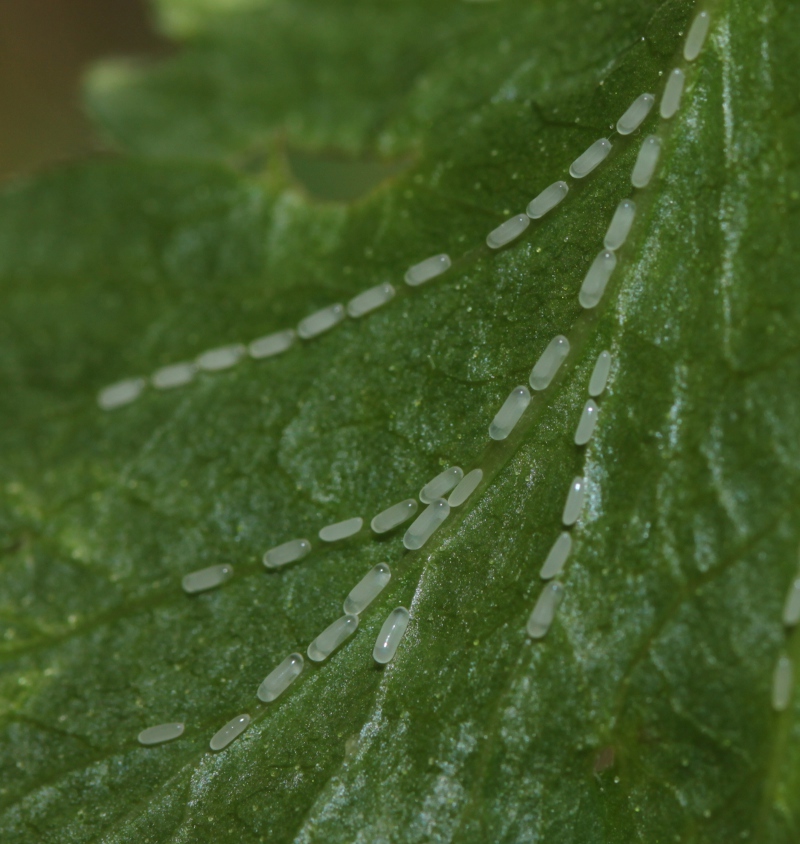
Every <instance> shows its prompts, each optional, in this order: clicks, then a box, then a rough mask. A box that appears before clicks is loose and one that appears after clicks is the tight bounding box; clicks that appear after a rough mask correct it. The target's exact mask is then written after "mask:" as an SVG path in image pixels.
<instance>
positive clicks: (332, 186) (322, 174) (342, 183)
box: [286, 148, 413, 202]
mask: <svg viewBox="0 0 800 844" xmlns="http://www.w3.org/2000/svg"><path fill="white" fill-rule="evenodd" d="M286 157H287V159H288V162H289V169H290V170H291V172H292V175H293V176H294V178H295V179H296V180H297V181H298V182H299V183H300V184H301V185H302V186H303V188H305V190H306V191H307V192H308V193H309V194H310V195H311V196H312V197H313V198H314V199H318V200H321V201H323V202H353V201H354V200H356V199H359V198H360V197H362V196H364V195H365V194H368V193H369V192H370V191H372V190H374V189H375V188H376V187H377V186H378V185H380V184H381V183H382V182H385V181H387V180H388V179H391V178H394V177H395V176H398V175H399V174H400V173H402V172H403V171H404V170H406V169H408V167H410V166H411V164H412V162H413V159H412V158H411V157H410V156H408V157H406V158H399V159H393V160H390V161H383V160H380V159H377V158H360V159H357V158H349V157H347V156H346V155H343V154H341V153H337V152H335V151H331V150H328V151H321V152H310V151H308V150H299V149H291V148H289V149H287V151H286Z"/></svg>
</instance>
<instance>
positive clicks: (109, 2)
mask: <svg viewBox="0 0 800 844" xmlns="http://www.w3.org/2000/svg"><path fill="white" fill-rule="evenodd" d="M167 50H168V47H167V45H166V43H165V41H164V40H163V39H161V38H159V37H157V36H156V34H155V32H154V30H153V24H152V20H151V17H150V14H149V10H148V5H147V0H0V181H6V180H7V179H9V178H10V177H12V176H14V175H22V174H25V173H30V172H32V171H35V170H38V169H41V168H43V167H46V166H48V165H52V164H53V163H55V162H59V161H63V160H65V159H70V158H76V157H81V156H86V155H88V154H91V153H92V152H96V151H97V150H100V149H102V144H101V143H100V141H99V139H98V137H97V136H96V134H95V133H94V132H93V130H92V127H91V124H90V123H89V121H88V119H87V118H86V116H85V114H84V112H83V109H82V105H81V90H80V85H81V77H82V74H83V73H84V72H85V71H86V70H87V68H88V67H89V66H90V65H91V64H92V63H93V62H94V61H96V60H97V59H100V58H103V57H108V56H119V55H135V56H152V57H156V56H158V55H163V54H165V53H166V52H167Z"/></svg>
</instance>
